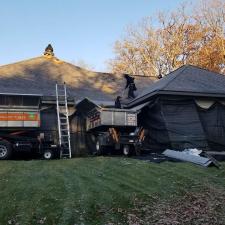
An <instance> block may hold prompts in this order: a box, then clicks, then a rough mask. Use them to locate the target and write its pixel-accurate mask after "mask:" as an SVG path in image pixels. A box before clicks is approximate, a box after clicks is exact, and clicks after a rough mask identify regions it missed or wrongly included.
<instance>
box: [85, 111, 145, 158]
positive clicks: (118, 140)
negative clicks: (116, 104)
mask: <svg viewBox="0 0 225 225" xmlns="http://www.w3.org/2000/svg"><path fill="white" fill-rule="evenodd" d="M137 114H138V112H137V111H134V110H129V109H115V108H102V107H95V108H94V109H92V110H91V111H90V112H88V113H87V116H86V130H87V132H89V133H91V134H93V135H94V137H95V151H94V154H96V155H101V154H104V153H105V152H108V151H109V150H110V149H115V150H121V151H122V153H123V154H124V155H131V154H139V153H140V150H141V145H142V142H143V140H144V138H145V131H144V129H143V128H140V127H138V126H137Z"/></svg>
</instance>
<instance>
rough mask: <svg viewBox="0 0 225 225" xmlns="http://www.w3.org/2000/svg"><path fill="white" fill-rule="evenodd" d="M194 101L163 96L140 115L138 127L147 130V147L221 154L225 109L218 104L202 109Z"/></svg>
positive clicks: (186, 98) (224, 131)
mask: <svg viewBox="0 0 225 225" xmlns="http://www.w3.org/2000/svg"><path fill="white" fill-rule="evenodd" d="M195 100H196V99H195V98H189V97H180V96H173V97H165V96H161V97H157V98H155V99H154V100H152V101H150V102H149V104H148V105H147V106H145V107H144V108H143V109H142V112H141V113H140V114H139V125H140V126H143V127H144V128H145V129H147V131H148V133H147V136H146V139H145V143H144V146H145V148H147V149H149V150H154V151H155V150H165V149H166V148H172V149H177V150H182V149H185V148H199V149H202V150H213V151H222V149H223V148H224V147H225V106H224V105H222V104H220V103H219V102H217V103H216V104H214V105H213V106H212V107H210V108H208V109H202V108H201V107H200V106H199V105H197V104H196V102H195Z"/></svg>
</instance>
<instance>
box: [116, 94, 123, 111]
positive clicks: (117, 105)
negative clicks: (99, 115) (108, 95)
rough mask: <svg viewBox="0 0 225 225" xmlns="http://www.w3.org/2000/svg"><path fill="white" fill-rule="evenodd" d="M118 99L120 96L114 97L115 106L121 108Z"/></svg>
mask: <svg viewBox="0 0 225 225" xmlns="http://www.w3.org/2000/svg"><path fill="white" fill-rule="evenodd" d="M120 99H121V96H117V97H116V101H115V108H116V109H121V108H122V106H121V102H120Z"/></svg>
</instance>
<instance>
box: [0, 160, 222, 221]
mask: <svg viewBox="0 0 225 225" xmlns="http://www.w3.org/2000/svg"><path fill="white" fill-rule="evenodd" d="M0 203H1V204H0V225H7V224H17V225H36V224H48V225H81V224H83V225H92V224H93V225H94V224H96V225H97V224H99V225H106V224H107V225H114V224H121V225H125V224H130V225H131V224H136V225H138V224H144V225H147V224H204V225H205V224H211V225H213V224H215V225H216V224H225V217H224V215H225V163H223V168H222V169H220V170H218V169H216V168H214V167H211V168H203V167H200V166H196V165H193V164H189V163H172V162H164V163H161V164H154V163H148V162H144V161H140V160H135V159H127V158H122V157H121V158H119V157H118V158H117V157H113V158H110V157H96V158H75V159H71V160H52V161H39V160H34V161H0ZM185 204H186V205H185ZM220 204H221V205H220ZM222 206H223V207H222ZM195 207H196V210H194V209H195ZM203 209H204V210H203ZM179 210H180V211H179ZM201 210H203V211H201ZM200 211H201V215H199V212H200ZM167 213H168V214H169V215H167ZM183 214H184V215H187V218H186V217H185V218H186V223H182V221H183V220H184V219H185V218H182V219H181V217H182V216H183ZM192 214H193V215H192ZM171 215H172V217H173V218H170V217H171ZM174 215H175V216H174ZM204 215H205V216H206V217H207V216H208V217H210V218H211V217H215V219H213V221H211V220H210V218H204V217H205V216H204ZM201 216H202V217H203V218H201ZM174 217H176V218H174ZM191 217H193V218H194V221H195V222H193V221H192V219H193V218H191ZM175 219H176V221H175ZM211 219H212V218H211ZM172 220H174V221H172ZM196 221H197V222H196ZM199 221H202V223H199ZM207 221H208V223H207ZM175 222H176V223H175Z"/></svg>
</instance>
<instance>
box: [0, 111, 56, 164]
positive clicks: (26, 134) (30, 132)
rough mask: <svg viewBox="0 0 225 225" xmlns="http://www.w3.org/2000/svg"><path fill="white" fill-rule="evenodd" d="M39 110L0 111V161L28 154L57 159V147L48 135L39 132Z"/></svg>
mask: <svg viewBox="0 0 225 225" xmlns="http://www.w3.org/2000/svg"><path fill="white" fill-rule="evenodd" d="M39 128H40V111H39V110H24V109H23V110H20V111H19V110H16V111H15V110H2V111H0V160H3V159H10V158H11V156H12V155H13V153H18V152H30V153H34V154H38V155H41V156H42V157H43V158H45V159H51V158H53V157H54V156H55V157H57V155H58V152H59V147H58V145H57V143H55V140H54V138H53V137H52V135H51V134H50V133H47V132H43V131H40V130H39Z"/></svg>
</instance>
